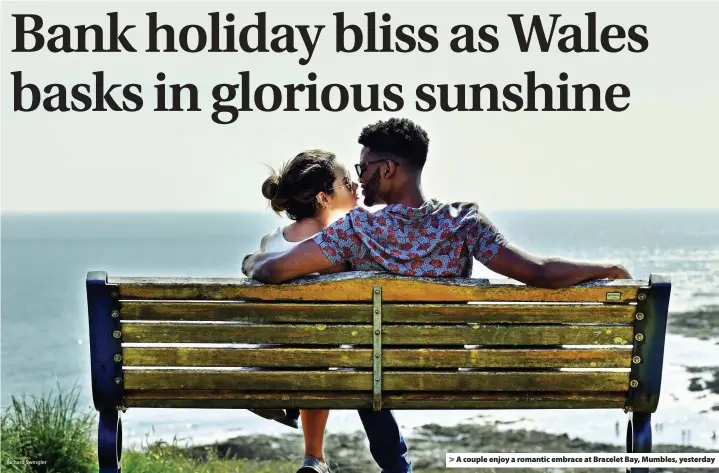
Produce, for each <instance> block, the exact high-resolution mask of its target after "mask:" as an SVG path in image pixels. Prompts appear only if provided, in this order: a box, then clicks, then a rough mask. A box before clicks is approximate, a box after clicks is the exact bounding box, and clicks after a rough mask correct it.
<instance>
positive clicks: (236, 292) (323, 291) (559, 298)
mask: <svg viewBox="0 0 719 473" xmlns="http://www.w3.org/2000/svg"><path fill="white" fill-rule="evenodd" d="M108 283H110V284H117V285H118V286H119V291H120V298H121V299H166V300H179V299H183V300H184V299H191V300H245V301H260V300H266V301H338V302H358V301H364V302H368V303H369V302H371V301H372V290H371V288H372V287H373V286H382V293H383V296H382V300H383V301H385V302H414V301H421V302H468V301H492V302H507V301H514V302H519V301H522V302H615V303H627V302H632V301H634V300H636V296H637V293H638V288H639V287H641V286H645V285H646V284H647V283H646V281H636V280H616V281H593V282H588V283H583V284H579V285H576V286H572V287H569V288H564V289H540V288H534V287H529V286H526V285H524V284H521V283H519V282H516V281H512V280H509V279H506V280H486V279H474V278H420V277H407V276H399V275H393V274H388V273H384V272H344V273H335V274H329V275H322V276H309V277H304V278H300V279H297V280H293V281H289V282H286V283H283V284H262V283H260V282H258V281H255V280H252V279H248V278H124V277H119V278H118V277H115V278H108Z"/></svg>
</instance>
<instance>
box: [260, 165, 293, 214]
mask: <svg viewBox="0 0 719 473" xmlns="http://www.w3.org/2000/svg"><path fill="white" fill-rule="evenodd" d="M262 195H263V196H264V197H265V199H267V200H269V201H270V206H271V207H272V210H274V211H275V212H283V211H284V210H285V205H286V204H287V202H286V200H287V199H283V198H282V196H281V195H280V178H279V176H278V175H277V174H276V173H275V172H274V171H273V172H272V175H271V176H270V177H268V178H267V179H265V182H263V183H262Z"/></svg>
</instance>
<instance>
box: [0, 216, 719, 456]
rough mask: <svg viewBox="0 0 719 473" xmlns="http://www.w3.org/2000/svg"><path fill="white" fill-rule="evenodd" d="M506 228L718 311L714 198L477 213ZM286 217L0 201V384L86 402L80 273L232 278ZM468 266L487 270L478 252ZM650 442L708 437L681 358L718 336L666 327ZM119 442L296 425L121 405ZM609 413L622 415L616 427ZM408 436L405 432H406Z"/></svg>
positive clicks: (542, 413)
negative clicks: (75, 394)
mask: <svg viewBox="0 0 719 473" xmlns="http://www.w3.org/2000/svg"><path fill="white" fill-rule="evenodd" d="M488 215H489V216H490V218H491V219H492V221H493V222H494V223H495V224H496V225H497V226H498V227H499V229H500V231H501V232H502V233H504V234H505V236H506V237H507V238H508V239H510V240H512V241H513V242H515V243H516V244H518V245H520V246H521V247H523V248H525V249H527V250H529V251H531V252H533V253H536V254H539V255H544V256H562V257H569V258H577V259H592V260H593V259H600V260H618V261H621V262H623V263H624V264H625V266H626V267H627V268H628V270H629V271H630V273H631V274H632V276H633V277H634V278H636V279H648V277H649V275H650V273H659V274H667V275H669V276H670V277H671V280H672V292H671V300H670V312H671V314H672V315H675V314H680V313H686V312H691V311H696V310H699V309H704V310H715V309H716V310H715V313H716V316H717V317H719V210H714V209H709V210H606V211H600V210H592V211H497V212H488ZM286 223H288V222H287V221H286V220H283V219H281V218H279V217H277V216H275V215H274V214H272V213H270V212H256V213H250V212H247V213H190V214H188V213H162V214H159V213H158V214H150V213H138V214H119V213H104V214H87V213H85V214H83V213H80V214H7V213H5V214H2V219H1V221H0V233H1V235H2V239H1V241H0V249H1V253H0V257H1V260H0V261H1V263H2V266H1V274H2V277H1V281H0V283H1V286H0V291H1V292H0V298H1V301H2V302H1V307H0V309H1V318H0V345H1V347H2V358H1V359H0V368H1V373H2V375H1V379H0V382H1V384H0V396H1V403H2V407H3V408H6V407H7V406H8V405H9V404H10V403H11V399H12V397H13V396H17V397H20V396H22V395H27V396H39V395H43V394H48V393H50V392H52V390H53V389H55V388H56V387H58V386H60V387H62V388H64V389H69V388H72V387H73V386H74V387H76V388H77V389H79V393H80V406H81V407H82V408H88V409H91V408H92V394H91V387H90V386H91V385H90V370H89V367H90V358H89V343H88V321H87V308H86V295H85V277H86V274H87V272H88V271H95V270H100V271H106V272H107V273H108V274H109V275H110V276H146V277H152V276H189V277H242V275H241V271H240V263H241V261H242V257H243V256H244V255H245V254H248V253H251V252H253V251H255V250H256V249H257V248H258V246H259V242H260V238H261V237H262V235H264V234H266V233H268V232H270V231H272V230H274V229H275V228H276V227H277V226H280V225H284V224H286ZM473 276H474V277H490V278H497V277H499V276H498V275H496V274H494V273H492V272H490V271H489V270H487V269H486V268H485V267H483V266H482V265H481V264H479V263H476V265H475V269H474V273H473ZM664 363H665V364H664V376H663V387H662V394H661V399H660V403H659V408H658V411H657V412H656V414H654V416H653V422H654V424H655V427H656V428H655V431H654V443H676V444H682V443H683V444H687V445H693V446H698V447H705V448H711V449H716V448H717V447H718V446H719V443H717V440H716V439H715V437H714V438H713V434H714V432H715V431H717V430H719V410H716V409H715V410H712V407H714V406H719V396H718V395H715V394H711V393H709V392H707V391H696V390H690V389H689V388H690V385H691V380H692V378H695V377H698V376H699V377H701V376H709V375H706V374H701V373H700V374H697V373H690V372H689V371H688V370H687V368H691V367H708V366H718V365H719V340H717V339H708V340H701V339H699V338H690V337H686V336H681V335H678V334H674V333H672V331H671V329H670V331H669V334H668V336H667V346H666V352H665V361H664ZM395 415H396V417H397V419H398V421H399V423H400V425H401V426H402V430H403V433H404V434H405V435H408V436H411V432H412V429H414V428H416V427H418V426H421V425H424V424H428V423H437V424H441V425H453V424H458V423H463V422H483V423H484V422H490V423H496V424H497V425H498V426H500V428H529V429H536V430H541V431H545V432H550V433H556V434H566V435H568V436H570V437H578V438H581V439H584V440H589V441H600V442H607V443H612V444H618V445H622V444H623V442H624V429H625V425H626V421H627V414H625V413H623V412H622V411H621V410H602V411H596V410H572V411H562V410H506V411H490V410H486V411H478V410H462V411H441V410H429V411H411V410H402V411H395ZM122 420H123V433H124V438H123V443H124V444H125V445H137V444H144V443H146V442H153V441H157V440H166V441H172V440H173V439H177V440H179V441H180V442H181V443H183V444H195V445H198V444H205V443H209V442H214V441H222V440H225V439H228V438H231V437H233V436H237V435H248V434H249V435H252V434H259V433H263V434H276V435H281V434H284V433H294V432H297V431H296V430H293V429H290V428H288V427H286V426H283V425H280V424H277V423H275V422H272V421H267V420H264V419H262V418H260V417H257V416H255V415H254V414H252V413H250V412H248V411H246V410H212V409H181V410H165V409H129V410H128V411H127V412H126V413H124V414H122ZM617 426H619V428H618V429H617ZM361 429H362V425H361V423H360V420H359V416H358V415H357V413H356V412H355V411H334V412H332V413H331V414H330V418H329V422H328V426H327V431H328V433H333V432H346V431H358V430H361ZM410 448H411V442H410Z"/></svg>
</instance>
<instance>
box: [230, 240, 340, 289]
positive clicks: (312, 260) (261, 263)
mask: <svg viewBox="0 0 719 473" xmlns="http://www.w3.org/2000/svg"><path fill="white" fill-rule="evenodd" d="M342 269H344V265H343V264H342V265H337V266H335V265H332V264H331V263H330V261H329V260H328V259H327V257H326V256H325V254H324V253H323V252H322V249H321V248H320V246H319V245H318V244H317V243H315V242H314V241H313V240H306V241H303V242H302V243H300V244H299V245H297V246H295V247H293V248H292V249H290V250H287V251H285V252H283V253H262V252H257V253H253V254H251V255H247V256H245V258H244V259H243V260H242V273H243V274H244V275H245V276H247V277H248V278H252V279H256V280H258V281H260V282H264V283H275V284H276V283H281V282H285V281H288V280H290V279H295V278H298V277H300V276H306V275H308V274H312V273H328V272H338V271H342Z"/></svg>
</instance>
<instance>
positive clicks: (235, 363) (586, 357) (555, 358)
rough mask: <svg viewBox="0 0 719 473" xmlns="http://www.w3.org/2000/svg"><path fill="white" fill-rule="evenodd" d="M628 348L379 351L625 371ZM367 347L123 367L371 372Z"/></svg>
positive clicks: (242, 353)
mask: <svg viewBox="0 0 719 473" xmlns="http://www.w3.org/2000/svg"><path fill="white" fill-rule="evenodd" d="M631 355H632V353H631V350H627V349H613V348H592V349H587V348H581V349H480V348H473V349H458V350H454V349H442V348H440V349H431V350H430V349H425V348H420V349H391V348H390V349H384V350H383V351H382V359H383V365H384V368H385V369H387V368H459V367H466V368H629V367H630V366H631ZM372 361H373V360H372V350H370V349H368V348H258V349H255V348H194V347H125V348H124V349H123V366H147V367H161V366H164V367H278V366H282V367H288V368H320V367H331V366H334V367H340V368H352V367H354V368H365V369H369V368H372V366H373V365H372Z"/></svg>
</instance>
